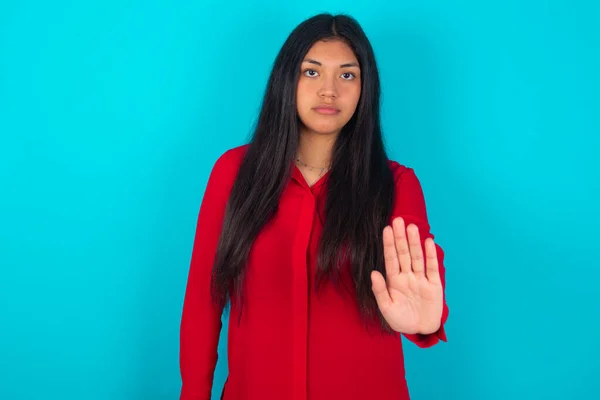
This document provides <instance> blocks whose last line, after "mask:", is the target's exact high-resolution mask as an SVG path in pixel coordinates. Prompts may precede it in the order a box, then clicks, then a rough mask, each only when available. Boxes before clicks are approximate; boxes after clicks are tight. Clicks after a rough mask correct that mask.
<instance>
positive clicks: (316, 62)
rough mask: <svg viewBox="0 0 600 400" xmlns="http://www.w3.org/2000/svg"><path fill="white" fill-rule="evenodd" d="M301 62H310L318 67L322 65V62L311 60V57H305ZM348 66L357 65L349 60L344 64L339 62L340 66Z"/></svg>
mask: <svg viewBox="0 0 600 400" xmlns="http://www.w3.org/2000/svg"><path fill="white" fill-rule="evenodd" d="M303 62H307V63H311V64H315V65H318V66H319V67H320V66H322V65H323V64H321V63H320V62H319V61H317V60H313V59H312V58H307V59H306V60H304V61H303ZM348 67H359V68H360V66H359V65H358V63H357V62H349V63H346V64H341V65H340V68H348Z"/></svg>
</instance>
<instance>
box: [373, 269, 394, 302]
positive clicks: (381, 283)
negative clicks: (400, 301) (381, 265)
mask: <svg viewBox="0 0 600 400" xmlns="http://www.w3.org/2000/svg"><path fill="white" fill-rule="evenodd" d="M371 283H372V287H371V288H372V290H373V294H374V295H375V300H377V304H378V305H379V309H380V310H381V311H383V310H384V309H385V308H387V307H389V306H390V305H391V304H392V298H391V297H390V293H389V292H388V290H387V285H386V283H385V279H384V278H383V275H381V273H380V272H379V271H372V272H371Z"/></svg>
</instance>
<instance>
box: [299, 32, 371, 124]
mask: <svg viewBox="0 0 600 400" xmlns="http://www.w3.org/2000/svg"><path fill="white" fill-rule="evenodd" d="M360 91H361V81H360V66H359V65H358V60H357V59H356V56H355V54H354V52H353V51H352V49H351V48H350V47H349V46H348V45H347V44H346V43H344V42H343V41H340V40H329V41H319V42H316V43H315V44H314V45H313V46H312V48H311V49H310V50H309V51H308V53H307V54H306V56H305V57H304V61H303V62H302V65H301V68H300V79H299V80H298V87H297V92H296V103H297V107H298V116H299V117H300V121H301V123H302V125H303V127H302V128H303V129H308V130H309V131H311V132H314V133H318V134H335V135H337V134H338V133H339V132H340V131H341V129H342V127H343V126H344V125H346V123H347V122H348V121H349V120H350V118H352V115H353V114H354V111H355V110H356V106H357V104H358V100H359V98H360Z"/></svg>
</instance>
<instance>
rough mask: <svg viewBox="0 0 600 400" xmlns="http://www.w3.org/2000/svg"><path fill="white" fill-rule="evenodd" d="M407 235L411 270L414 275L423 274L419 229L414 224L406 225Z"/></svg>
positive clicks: (423, 261)
mask: <svg viewBox="0 0 600 400" xmlns="http://www.w3.org/2000/svg"><path fill="white" fill-rule="evenodd" d="M406 231H407V234H408V246H409V248H410V259H411V265H412V270H413V272H414V273H415V274H416V275H424V274H425V260H424V257H423V248H422V247H421V238H420V235H419V228H418V227H417V226H416V225H415V224H410V225H408V228H406Z"/></svg>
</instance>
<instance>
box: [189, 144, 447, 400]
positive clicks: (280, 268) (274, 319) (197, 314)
mask: <svg viewBox="0 0 600 400" xmlns="http://www.w3.org/2000/svg"><path fill="white" fill-rule="evenodd" d="M247 147H248V145H243V146H239V147H236V148H233V149H230V150H228V151H226V152H225V153H224V154H223V155H221V157H219V159H218V160H217V161H216V163H215V165H214V167H213V169H212V172H211V174H210V177H209V180H208V184H207V187H206V191H205V193H204V197H203V200H202V205H201V206H200V212H199V216H198V222H197V231H196V236H195V241H194V246H193V252H192V259H191V265H190V271H189V276H188V282H187V288H186V293H185V300H184V306H183V314H182V320H181V331H180V335H181V337H180V339H181V342H180V367H181V377H182V383H183V385H182V389H181V397H180V399H181V400H200V399H202V400H207V399H210V394H211V387H212V382H213V374H214V369H215V366H216V362H217V344H218V340H219V334H220V329H221V313H222V310H221V309H219V308H218V307H215V306H214V305H213V303H212V302H211V297H210V276H211V269H212V265H213V260H214V255H215V250H216V246H217V240H218V237H219V233H220V229H221V226H222V219H223V216H224V212H225V204H226V202H227V199H228V196H229V193H230V191H231V188H232V187H233V182H234V180H235V177H236V173H237V171H238V170H239V166H240V164H241V162H242V158H243V156H244V154H245V152H246V150H247ZM390 168H391V169H392V170H393V174H394V179H395V183H396V194H397V195H396V199H395V203H394V208H393V212H392V217H391V219H390V224H391V220H392V219H393V218H395V217H397V216H402V217H403V218H404V219H405V222H406V225H407V226H408V224H409V223H414V224H416V225H417V226H418V227H419V232H420V235H421V240H422V241H424V240H425V239H426V238H427V237H432V238H433V235H432V234H431V233H430V228H429V223H428V220H427V214H426V209H425V200H424V197H423V192H422V189H421V185H420V183H419V181H418V179H417V177H416V175H415V173H414V171H413V170H412V169H411V168H408V167H405V166H403V165H400V164H398V163H397V162H395V161H390ZM328 176H329V174H328V173H327V174H326V175H324V176H323V177H322V178H321V179H320V180H319V181H318V182H316V183H315V184H314V185H313V186H309V185H308V184H307V182H306V180H305V179H304V177H303V175H302V173H301V172H300V170H299V169H298V168H297V167H296V166H295V164H294V167H293V174H292V178H291V179H290V180H289V182H288V184H287V186H286V188H285V190H284V192H283V194H282V197H281V199H280V205H279V209H278V212H277V213H276V215H275V217H274V219H273V220H272V221H271V222H270V223H268V224H267V225H266V226H265V228H264V229H263V230H262V232H261V233H260V234H259V236H258V237H257V238H256V240H255V242H254V244H253V247H252V250H251V252H250V255H249V258H248V264H247V273H246V283H245V285H246V289H245V290H247V291H246V292H245V293H246V294H245V300H244V302H245V304H244V312H243V314H242V319H241V321H240V324H239V325H238V312H239V310H238V309H237V308H236V306H235V305H232V307H231V312H230V314H229V315H230V323H229V337H228V368H229V375H228V378H227V382H226V383H225V387H224V389H223V397H222V398H223V399H224V400H240V399H248V400H270V399H273V400H275V399H277V400H288V399H289V400H332V399H344V400H354V399H356V400H359V399H360V400H365V399H377V400H387V399H390V400H391V399H394V400H407V399H409V394H408V388H407V383H406V380H405V373H404V360H403V352H402V341H401V339H400V334H396V335H395V336H393V335H383V334H374V333H373V332H374V330H371V329H370V330H369V331H367V329H366V328H365V326H364V323H363V322H362V320H361V319H360V317H359V313H358V308H357V302H356V299H355V298H353V297H351V296H350V295H345V296H342V295H341V294H340V291H339V290H336V289H335V288H333V286H332V285H324V286H323V287H322V289H323V290H322V292H321V293H319V294H318V295H317V294H316V293H315V292H314V290H312V289H313V276H314V273H315V261H316V249H317V244H318V240H319V236H320V234H321V231H322V228H323V223H322V218H323V215H322V213H323V210H322V207H317V206H316V204H317V203H316V200H317V199H318V198H320V196H323V195H326V190H325V188H326V183H327V178H328ZM324 203H325V202H324V201H322V202H320V203H319V204H324ZM422 244H423V243H422ZM436 246H437V244H436ZM423 249H424V247H423ZM423 251H424V250H423ZM437 254H438V261H439V264H440V265H439V269H440V273H441V277H442V284H443V285H444V286H445V279H444V265H443V257H444V253H443V251H442V249H441V248H440V247H439V246H437ZM344 279H345V282H347V283H348V284H349V285H348V286H349V287H351V288H352V287H353V286H352V283H351V282H352V278H351V276H350V274H349V273H348V272H347V271H346V273H345V274H344ZM444 298H445V296H444ZM447 317H448V307H447V305H446V304H445V300H444V309H443V315H442V321H441V323H442V325H441V326H440V329H439V330H438V331H437V332H436V333H432V334H428V335H422V334H406V335H404V336H405V337H406V338H408V339H409V340H410V341H412V342H414V343H416V345H417V346H419V347H429V346H433V345H434V344H436V343H437V342H438V341H439V340H440V339H441V340H443V341H446V335H445V333H444V323H445V321H446V319H447Z"/></svg>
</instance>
